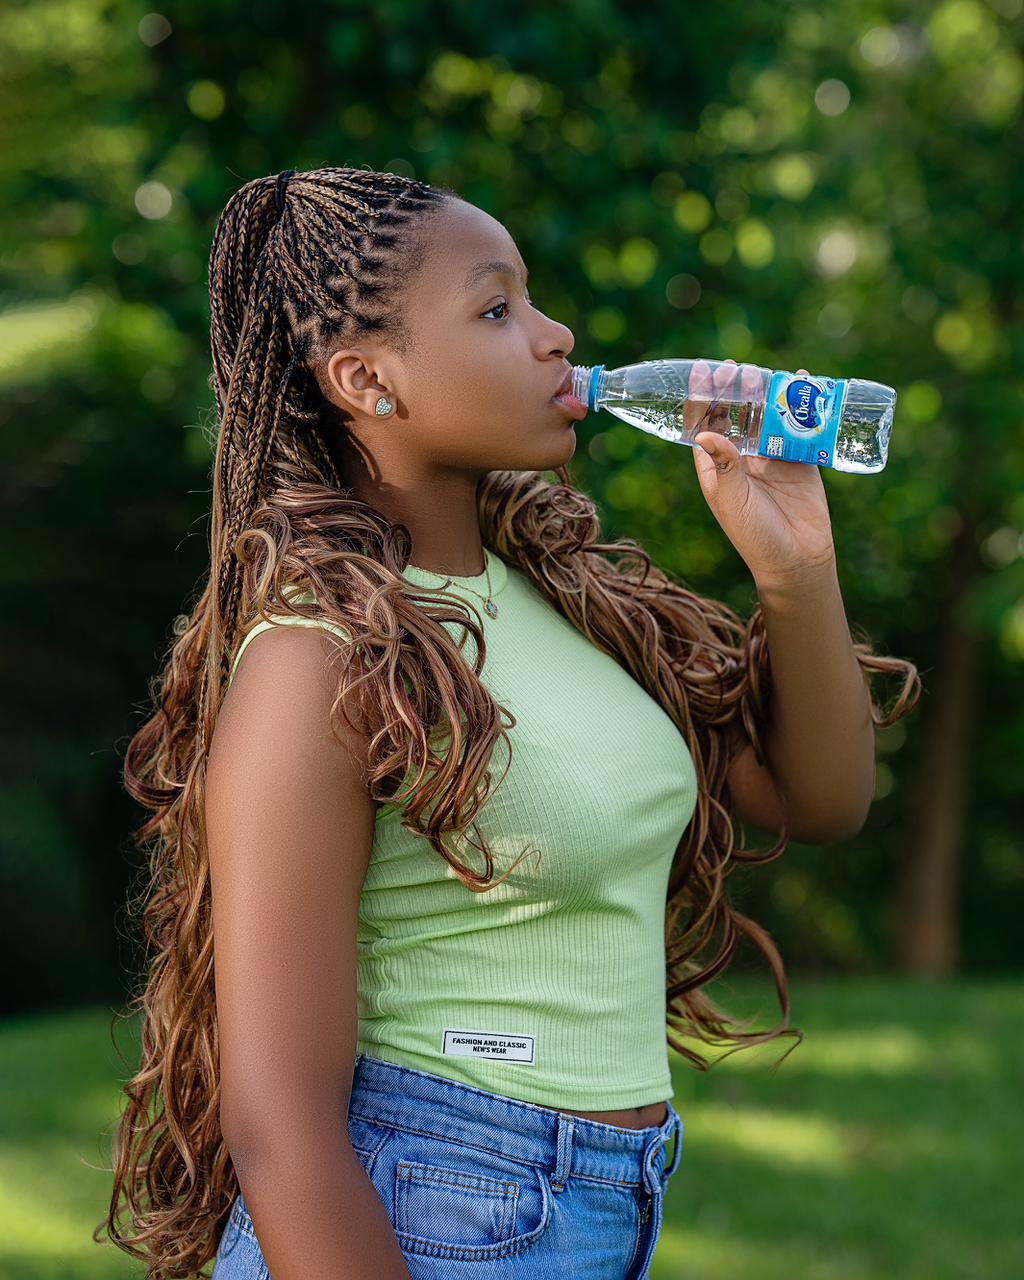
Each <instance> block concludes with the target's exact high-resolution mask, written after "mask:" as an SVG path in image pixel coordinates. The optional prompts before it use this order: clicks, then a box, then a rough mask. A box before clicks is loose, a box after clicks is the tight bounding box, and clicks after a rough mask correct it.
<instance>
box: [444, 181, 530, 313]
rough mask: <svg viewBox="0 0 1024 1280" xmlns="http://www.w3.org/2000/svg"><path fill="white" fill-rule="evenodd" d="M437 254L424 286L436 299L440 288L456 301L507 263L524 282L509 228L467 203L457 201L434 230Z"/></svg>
mask: <svg viewBox="0 0 1024 1280" xmlns="http://www.w3.org/2000/svg"><path fill="white" fill-rule="evenodd" d="M435 233H436V234H435V240H434V246H433V248H434V253H433V255H432V263H431V267H430V269H429V270H428V271H427V272H426V276H427V279H426V280H425V283H426V285H427V287H428V288H429V290H430V291H431V293H433V294H434V296H436V293H437V290H438V289H439V288H441V289H443V291H444V292H445V293H447V294H448V295H449V296H451V297H452V298H454V299H457V298H460V297H462V296H463V294H464V292H465V291H466V290H468V289H471V288H472V287H473V284H474V283H476V284H478V285H479V284H482V283H483V282H484V281H485V280H486V278H487V273H488V272H490V271H493V270H495V269H498V268H499V267H500V265H501V264H502V263H506V264H508V266H509V267H511V269H512V274H513V275H515V276H519V277H520V278H521V279H525V277H526V275H527V270H526V265H525V263H524V262H523V259H522V255H521V254H520V252H519V249H518V248H517V247H516V243H515V241H514V240H513V239H512V237H511V235H509V233H508V231H507V230H506V228H505V227H504V226H503V225H502V224H501V223H500V222H499V221H498V220H497V218H492V217H491V215H490V214H489V213H486V212H485V211H484V210H483V209H479V208H477V206H476V205H473V204H469V203H468V202H465V201H454V202H452V205H451V207H450V209H448V210H446V211H445V213H444V215H443V216H442V217H441V218H439V220H438V223H437V224H436V227H435Z"/></svg>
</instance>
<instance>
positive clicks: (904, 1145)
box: [653, 979, 1024, 1280]
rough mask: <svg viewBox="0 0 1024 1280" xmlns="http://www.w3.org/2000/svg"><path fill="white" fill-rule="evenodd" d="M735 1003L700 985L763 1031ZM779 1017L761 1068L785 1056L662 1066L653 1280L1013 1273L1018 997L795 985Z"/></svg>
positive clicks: (996, 983) (984, 989)
mask: <svg viewBox="0 0 1024 1280" xmlns="http://www.w3.org/2000/svg"><path fill="white" fill-rule="evenodd" d="M733 988H734V990H735V995H734V996H733V997H731V998H730V997H727V995H726V990H727V989H733ZM741 993H742V996H743V998H742V1000H741V998H740V996H741ZM751 994H752V993H751V988H750V986H749V985H748V984H743V983H740V982H736V983H734V984H733V983H719V984H717V985H716V988H715V998H716V999H717V1000H718V1001H719V1002H720V1003H721V1004H723V1005H724V1006H725V1007H726V1008H728V1009H729V1010H730V1012H733V1013H736V1014H739V1015H744V1016H745V1015H747V1014H749V1013H751V1012H753V1011H754V1010H755V1009H756V1008H760V1009H761V1011H762V1018H761V1020H760V1021H759V1023H758V1024H757V1025H758V1026H759V1027H761V1026H764V1027H767V1026H769V1025H772V1024H774V1022H775V1021H776V1014H777V1003H776V1001H775V998H774V992H772V993H771V996H770V997H769V996H768V995H766V994H764V989H763V988H759V989H758V995H757V998H756V1000H755V999H752V998H751ZM791 1006H792V1013H791V1021H792V1022H793V1023H794V1024H795V1025H796V1026H798V1027H800V1028H801V1029H802V1030H803V1031H804V1033H805V1039H804V1041H803V1043H802V1044H800V1045H798V1046H797V1047H796V1048H795V1049H794V1050H793V1051H792V1052H791V1053H790V1055H789V1057H788V1058H787V1059H786V1061H785V1062H783V1063H782V1064H781V1066H779V1068H778V1070H777V1071H774V1072H773V1071H771V1070H770V1068H771V1067H772V1065H773V1064H774V1063H775V1062H777V1061H778V1060H779V1058H780V1057H781V1054H782V1053H783V1052H784V1051H785V1049H786V1048H787V1047H788V1046H789V1044H790V1043H791V1041H788V1040H785V1041H777V1042H775V1044H774V1047H767V1046H765V1047H762V1046H758V1047H757V1048H754V1049H751V1050H749V1051H747V1050H743V1051H741V1052H739V1053H736V1054H733V1056H732V1057H730V1058H728V1059H726V1060H725V1061H723V1062H721V1063H720V1064H719V1065H717V1066H715V1067H714V1068H712V1070H711V1071H708V1072H700V1071H695V1070H694V1069H693V1068H692V1067H690V1066H689V1064H688V1063H686V1062H685V1061H684V1060H683V1059H682V1058H679V1057H678V1056H676V1055H673V1059H674V1060H673V1077H674V1084H675V1090H676V1093H675V1097H674V1098H673V1106H674V1107H675V1109H676V1110H677V1111H678V1112H679V1114H680V1117H681V1118H682V1121H683V1124H684V1126H685V1137H684V1141H683V1156H682V1161H681V1163H680V1165H679V1168H678V1169H677V1170H676V1173H675V1175H674V1176H673V1178H672V1180H671V1182H670V1183H669V1187H668V1191H667V1192H666V1196H665V1224H664V1228H663V1231H662V1235H661V1239H660V1241H659V1244H658V1249H657V1254H656V1257H655V1263H654V1267H653V1274H654V1276H655V1277H656V1280H669V1278H670V1277H671V1280H725V1277H730V1278H732V1277H737V1276H745V1277H751V1278H752V1280H782V1278H783V1277H785V1280H792V1278H793V1277H800V1280H879V1278H882V1280H890V1278H893V1280H896V1278H898V1280H952V1278H953V1277H970V1278H971V1280H978V1278H979V1277H985V1280H997V1278H999V1280H1002V1278H1003V1277H1012V1276H1024V1232H1022V1231H1021V1212H1020V1190H1021V1180H1022V1172H1024V1156H1022V1152H1024V1112H1022V1110H1021V1103H1020V1090H1021V1084H1022V1075H1021V1048H1022V1042H1024V1037H1022V1030H1024V985H1021V984H1020V983H1019V982H1016V981H1011V980H993V981H984V982H980V981H979V982H969V983H968V982H957V983H955V984H943V985H933V984H925V983H920V984H918V983H913V982H906V981H900V980H891V979H880V980H876V981H870V982H868V981H842V982H835V981H822V982H811V981H808V980H804V979H798V980H794V981H793V983H792V990H791Z"/></svg>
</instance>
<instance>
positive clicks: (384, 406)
mask: <svg viewBox="0 0 1024 1280" xmlns="http://www.w3.org/2000/svg"><path fill="white" fill-rule="evenodd" d="M393 408H394V406H393V405H392V403H391V401H390V400H389V399H388V398H387V396H381V398H380V399H379V400H378V401H377V408H376V409H375V410H374V412H375V413H376V414H377V417H378V418H386V417H387V416H388V414H389V413H390V412H391V410H392V409H393Z"/></svg>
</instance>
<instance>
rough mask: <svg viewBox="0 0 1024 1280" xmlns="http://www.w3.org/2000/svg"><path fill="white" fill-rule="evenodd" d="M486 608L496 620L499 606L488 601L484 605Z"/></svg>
mask: <svg viewBox="0 0 1024 1280" xmlns="http://www.w3.org/2000/svg"><path fill="white" fill-rule="evenodd" d="M484 608H485V609H486V610H487V612H488V613H489V614H490V616H491V617H492V618H496V617H497V616H498V606H497V605H496V604H495V603H494V601H493V600H487V601H486V602H485V603H484Z"/></svg>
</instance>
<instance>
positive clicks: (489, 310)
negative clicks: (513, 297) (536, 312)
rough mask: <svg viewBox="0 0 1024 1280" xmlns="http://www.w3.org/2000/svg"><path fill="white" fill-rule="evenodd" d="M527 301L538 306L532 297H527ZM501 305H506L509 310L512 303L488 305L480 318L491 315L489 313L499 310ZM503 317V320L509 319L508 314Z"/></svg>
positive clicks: (533, 305)
mask: <svg viewBox="0 0 1024 1280" xmlns="http://www.w3.org/2000/svg"><path fill="white" fill-rule="evenodd" d="M526 301H527V303H528V304H529V305H530V306H531V307H536V306H537V304H536V303H535V302H533V301H532V300H531V299H530V298H527V299H526ZM499 307H504V308H505V309H506V311H507V310H509V307H510V304H509V303H507V302H496V303H495V304H494V306H493V307H488V308H487V310H486V311H485V312H484V313H483V315H482V316H481V317H480V319H481V320H483V319H484V317H485V316H489V315H490V314H491V312H492V311H497V309H498V308H499ZM538 309H539V308H538ZM501 318H502V319H503V320H507V319H508V316H507V315H506V316H502V317H501Z"/></svg>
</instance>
